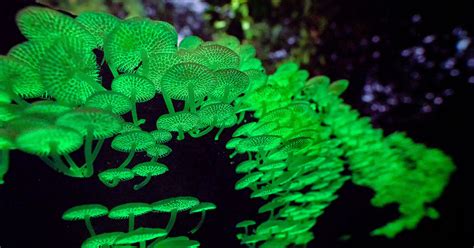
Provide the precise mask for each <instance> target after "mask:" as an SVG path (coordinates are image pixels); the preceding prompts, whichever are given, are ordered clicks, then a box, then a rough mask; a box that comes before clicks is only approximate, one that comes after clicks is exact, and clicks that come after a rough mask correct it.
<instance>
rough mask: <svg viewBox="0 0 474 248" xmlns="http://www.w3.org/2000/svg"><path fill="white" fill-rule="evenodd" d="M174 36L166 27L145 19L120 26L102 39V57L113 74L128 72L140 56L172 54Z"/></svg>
mask: <svg viewBox="0 0 474 248" xmlns="http://www.w3.org/2000/svg"><path fill="white" fill-rule="evenodd" d="M177 42H178V35H177V33H176V31H175V30H174V28H173V29H171V28H170V26H169V24H166V23H164V22H160V21H153V20H149V19H145V18H131V19H128V20H126V21H123V22H121V23H120V24H119V25H117V26H116V27H115V29H114V30H113V31H112V32H111V33H110V34H109V35H108V36H107V37H106V38H105V41H104V54H105V58H106V60H107V62H108V63H109V66H110V67H111V69H112V70H113V71H116V70H119V71H125V72H132V71H133V70H134V69H135V68H136V67H137V66H138V65H139V64H140V63H141V62H142V61H143V60H146V58H145V57H144V56H147V57H148V56H150V55H151V54H154V53H174V52H175V51H176V44H177Z"/></svg>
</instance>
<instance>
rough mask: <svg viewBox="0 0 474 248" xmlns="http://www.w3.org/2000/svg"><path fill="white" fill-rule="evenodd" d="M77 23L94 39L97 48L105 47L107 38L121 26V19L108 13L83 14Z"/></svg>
mask: <svg viewBox="0 0 474 248" xmlns="http://www.w3.org/2000/svg"><path fill="white" fill-rule="evenodd" d="M76 21H77V22H78V23H80V24H81V25H82V26H83V27H84V28H85V29H86V30H87V31H89V33H90V34H91V35H92V36H93V37H94V40H95V43H96V46H97V47H100V48H102V47H103V46H104V39H105V37H106V36H107V35H108V34H109V33H110V32H112V30H114V28H115V27H116V26H117V25H118V24H120V19H118V18H117V17H115V16H113V15H111V14H109V13H106V12H92V11H84V12H81V13H80V14H79V15H78V16H77V17H76Z"/></svg>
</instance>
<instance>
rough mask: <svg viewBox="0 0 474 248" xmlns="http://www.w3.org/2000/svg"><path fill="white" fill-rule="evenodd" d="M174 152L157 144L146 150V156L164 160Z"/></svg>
mask: <svg viewBox="0 0 474 248" xmlns="http://www.w3.org/2000/svg"><path fill="white" fill-rule="evenodd" d="M171 152H172V150H171V148H170V147H169V146H167V145H162V144H155V145H153V146H150V147H148V148H147V149H146V155H148V156H149V157H152V158H164V157H166V156H168V155H169V154H170V153H171Z"/></svg>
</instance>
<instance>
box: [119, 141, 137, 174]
mask: <svg viewBox="0 0 474 248" xmlns="http://www.w3.org/2000/svg"><path fill="white" fill-rule="evenodd" d="M136 146H137V145H136V144H133V145H132V150H131V151H130V153H129V154H128V156H127V158H126V159H125V161H123V163H122V164H121V165H120V166H119V167H118V168H119V169H123V168H125V167H127V165H128V164H130V162H131V161H132V159H133V156H135V147H136Z"/></svg>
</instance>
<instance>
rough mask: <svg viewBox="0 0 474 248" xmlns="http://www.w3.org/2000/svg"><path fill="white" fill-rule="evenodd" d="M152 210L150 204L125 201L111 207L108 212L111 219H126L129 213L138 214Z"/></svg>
mask: <svg viewBox="0 0 474 248" xmlns="http://www.w3.org/2000/svg"><path fill="white" fill-rule="evenodd" d="M151 211H152V208H151V205H150V204H148V203H142V202H132V203H126V204H122V205H119V206H116V207H114V208H112V209H111V210H110V212H109V218H111V219H128V218H129V217H130V216H131V215H133V216H140V215H144V214H147V213H149V212H151Z"/></svg>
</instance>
